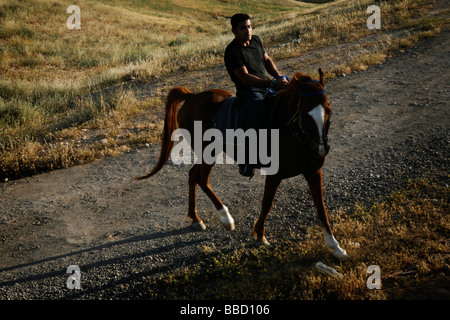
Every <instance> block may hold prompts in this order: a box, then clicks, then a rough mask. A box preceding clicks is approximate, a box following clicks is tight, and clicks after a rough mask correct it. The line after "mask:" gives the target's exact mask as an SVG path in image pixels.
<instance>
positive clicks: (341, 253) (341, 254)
mask: <svg viewBox="0 0 450 320" xmlns="http://www.w3.org/2000/svg"><path fill="white" fill-rule="evenodd" d="M333 255H334V256H335V257H336V258H338V259H347V258H348V254H347V251H345V250H344V249H342V248H341V247H339V245H338V247H337V248H335V249H334V251H333Z"/></svg>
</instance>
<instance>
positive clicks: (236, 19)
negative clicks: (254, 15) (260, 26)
mask: <svg viewBox="0 0 450 320" xmlns="http://www.w3.org/2000/svg"><path fill="white" fill-rule="evenodd" d="M247 20H250V16H249V15H248V14H246V13H236V14H235V15H233V16H232V17H231V27H232V28H233V29H236V28H237V25H238V24H239V23H241V22H244V21H247Z"/></svg>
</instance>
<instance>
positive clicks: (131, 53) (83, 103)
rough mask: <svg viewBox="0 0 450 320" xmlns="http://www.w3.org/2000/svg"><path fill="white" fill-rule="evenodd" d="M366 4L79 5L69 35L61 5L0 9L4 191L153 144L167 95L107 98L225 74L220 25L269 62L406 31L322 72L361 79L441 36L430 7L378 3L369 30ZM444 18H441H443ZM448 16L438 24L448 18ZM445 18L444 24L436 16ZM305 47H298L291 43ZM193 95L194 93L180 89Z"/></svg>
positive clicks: (121, 0) (419, 1) (9, 3)
mask: <svg viewBox="0 0 450 320" xmlns="http://www.w3.org/2000/svg"><path fill="white" fill-rule="evenodd" d="M372 2H373V1H370V0H358V1H352V0H339V1H314V2H311V1H308V2H301V1H293V0H270V1H269V0H250V1H244V2H242V1H234V0H221V1H212V0H194V1H181V0H171V1H156V0H148V1H147V0H146V1H143V0H142V1H141V0H138V1H131V0H102V1H91V0H80V1H77V5H78V6H79V7H80V8H81V29H80V30H76V29H75V30H69V29H68V28H67V27H66V20H67V19H68V17H69V16H70V14H68V13H66V9H67V7H68V6H69V5H71V4H73V3H72V1H69V0H36V1H35V0H4V1H2V2H1V3H0V18H1V19H0V74H1V78H0V181H4V180H5V179H14V178H19V177H22V176H24V175H29V174H34V173H39V172H43V171H47V170H52V169H55V168H61V167H67V166H71V165H75V164H80V163H85V162H88V161H92V160H95V159H99V158H101V157H104V156H108V155H114V154H118V153H120V152H124V151H126V150H129V149H130V148H134V147H137V146H143V145H144V144H146V143H150V144H151V143H154V142H156V141H157V140H158V138H159V133H160V130H161V128H162V124H161V110H162V107H163V104H164V96H165V92H166V91H167V89H168V88H167V86H168V85H169V84H167V85H162V87H160V88H157V89H156V90H155V93H153V94H152V95H151V98H150V99H148V100H146V101H142V99H141V98H140V97H139V96H138V95H136V91H133V90H132V89H123V90H119V91H116V92H114V93H112V94H110V93H108V90H106V88H109V87H111V86H114V85H118V84H120V83H122V82H123V81H124V80H127V79H139V80H140V81H145V83H152V82H154V81H155V79H158V78H161V77H167V76H169V75H173V74H176V73H180V74H181V73H185V72H190V71H195V70H199V69H203V68H208V67H212V66H216V65H219V64H222V63H223V51H224V49H225V46H226V44H228V42H229V41H230V40H231V39H232V34H231V32H230V26H229V20H228V19H227V17H229V16H231V15H232V14H233V13H235V12H242V11H244V12H248V13H250V15H251V16H252V17H253V18H252V20H253V21H252V22H253V24H254V26H255V33H258V34H260V35H261V37H262V38H263V39H264V42H265V45H266V47H267V49H268V50H269V51H270V54H271V56H273V57H274V58H275V59H277V60H279V59H283V58H289V57H296V56H299V55H302V54H304V53H306V52H308V51H312V50H315V49H318V48H325V47H328V46H333V45H336V44H340V43H346V42H354V41H358V39H361V38H364V37H367V36H369V35H371V34H374V33H375V34H376V33H377V32H378V33H380V32H384V31H387V30H394V29H399V28H403V29H405V30H408V32H409V34H410V36H408V37H406V38H402V39H397V40H395V41H391V43H390V45H389V46H388V48H387V49H383V50H380V51H379V52H375V53H372V55H371V56H367V57H358V58H357V59H356V60H355V61H352V62H351V63H349V64H345V65H337V66H335V67H334V68H333V69H332V70H328V76H333V75H334V74H339V73H348V72H351V71H352V70H361V69H364V68H367V66H368V65H371V64H374V63H379V62H381V61H383V59H384V58H385V57H386V56H387V55H389V54H391V53H392V52H393V51H395V50H397V49H399V48H401V47H403V46H408V45H411V44H413V43H414V42H415V41H417V40H418V39H419V38H420V37H423V36H433V35H436V34H438V33H439V30H440V29H439V27H441V26H442V25H443V24H445V23H447V21H446V20H445V18H443V17H444V16H445V15H434V16H428V15H427V14H426V13H427V12H428V11H429V10H430V5H431V2H430V1H424V0H401V1H378V2H377V3H379V5H380V6H382V8H383V9H382V10H383V16H382V19H383V20H382V26H383V30H381V31H376V30H368V29H367V28H366V25H365V24H366V19H367V16H368V15H367V13H366V8H367V6H368V5H370V4H372ZM447 11H448V9H447ZM447 11H446V12H447ZM444 13H445V12H444ZM299 38H300V39H301V41H295V40H298V39H299ZM185 85H187V86H189V87H190V88H191V89H192V90H195V89H197V88H199V85H198V84H197V83H186V84H185Z"/></svg>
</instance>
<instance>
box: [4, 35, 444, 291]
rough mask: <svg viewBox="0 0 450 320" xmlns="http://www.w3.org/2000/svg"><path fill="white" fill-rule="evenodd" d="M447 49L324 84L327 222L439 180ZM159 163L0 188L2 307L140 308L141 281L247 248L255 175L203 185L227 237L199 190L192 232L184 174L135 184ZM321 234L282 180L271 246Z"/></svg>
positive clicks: (231, 170)
mask: <svg viewBox="0 0 450 320" xmlns="http://www.w3.org/2000/svg"><path fill="white" fill-rule="evenodd" d="M449 48H450V42H449V32H448V31H447V30H445V31H444V30H443V31H442V34H441V35H440V36H438V37H435V38H430V39H425V40H422V41H421V42H420V43H419V44H418V45H416V46H414V47H412V48H409V49H406V50H405V51H404V52H403V53H399V54H398V55H396V56H395V57H393V58H390V59H388V60H387V61H386V62H385V63H383V64H382V65H378V66H375V67H371V68H369V69H368V70H366V71H363V72H357V73H353V74H350V75H347V76H345V77H338V78H335V79H331V80H329V81H328V82H327V89H328V96H329V98H330V101H331V103H332V106H333V123H332V127H331V129H330V134H329V138H330V145H331V151H330V154H329V156H328V158H327V161H326V163H325V167H324V185H325V202H326V204H327V207H328V209H329V213H330V220H331V223H332V221H333V213H334V212H336V210H338V209H341V208H343V209H344V210H347V209H349V208H351V207H352V206H354V205H355V203H361V204H371V203H372V202H374V201H377V200H380V199H383V197H385V196H386V195H388V194H389V193H390V192H391V191H393V190H396V189H397V188H401V187H402V186H404V183H405V182H406V181H407V180H408V179H415V178H420V177H422V176H423V175H426V176H428V177H448V175H447V173H448V161H449V147H448V142H449V129H448V128H449V111H450V110H449V104H448V100H449V98H450V88H449V83H450V81H449V80H450V79H449V76H450V68H449V61H450V54H449V53H450V51H449V50H450V49H449ZM280 66H283V64H282V62H280ZM289 66H290V67H291V68H293V69H288V70H285V71H286V72H287V73H292V72H294V71H295V70H299V69H294V68H295V65H294V64H293V61H292V60H290V61H289ZM180 84H181V83H180ZM158 155H159V146H158V145H156V146H151V147H150V148H144V149H139V150H134V151H132V152H129V153H126V154H123V155H121V156H118V157H115V158H107V159H104V160H101V161H98V162H95V163H91V164H88V165H83V166H77V167H72V168H69V169H64V170H57V171H53V172H49V173H45V174H41V175H37V176H34V177H30V178H24V179H21V180H17V181H12V182H9V183H2V184H0V193H1V195H2V196H1V198H0V256H1V257H2V259H1V261H0V299H118V298H131V299H139V297H141V295H142V293H143V290H145V287H143V286H141V285H140V284H141V283H142V280H143V279H145V278H146V277H149V276H152V275H155V274H157V273H164V272H167V271H170V270H173V269H174V268H176V267H179V266H183V265H189V264H190V263H193V262H195V259H196V257H198V254H199V253H202V252H203V251H204V248H205V247H207V248H210V249H213V250H224V251H226V250H232V249H234V248H239V247H241V245H242V244H243V243H246V242H248V241H250V240H251V239H252V227H253V223H254V221H255V220H256V218H257V216H258V214H259V208H260V202H261V199H262V188H263V183H264V178H263V176H260V175H259V174H257V175H256V176H255V177H254V178H253V179H252V180H251V181H248V180H247V179H245V178H243V177H241V176H239V174H238V168H237V166H236V165H218V166H216V168H215V170H214V171H213V174H212V176H211V185H212V186H213V189H214V191H215V192H216V193H217V194H218V196H219V197H221V199H222V200H223V201H224V203H225V204H226V205H227V206H228V207H229V209H230V212H231V214H232V215H233V216H234V218H235V220H236V230H235V231H233V232H226V231H225V230H223V228H222V227H221V225H219V222H218V221H216V219H215V218H214V210H213V206H212V204H211V203H210V201H209V200H208V199H207V197H206V196H205V195H204V194H203V193H202V192H201V191H199V192H198V209H199V214H200V216H201V217H202V219H203V220H204V222H205V223H206V224H207V226H208V228H207V230H206V231H204V232H195V231H193V230H192V229H191V228H190V226H189V221H188V220H187V219H186V213H187V203H188V201H187V199H188V194H187V191H188V189H187V173H188V169H189V167H188V166H186V165H180V166H179V165H173V164H169V165H167V166H166V167H165V168H164V169H163V170H162V171H161V172H160V173H159V174H158V175H156V176H155V177H153V178H151V179H148V180H144V181H139V182H137V181H134V180H133V177H134V176H135V175H140V174H143V173H145V172H146V171H147V170H148V169H150V168H151V167H152V165H153V164H154V163H156V159H157V157H158ZM446 183H448V179H447V181H446ZM318 223H319V221H318V218H317V216H316V213H315V210H314V209H313V206H312V200H311V198H310V196H309V193H308V189H307V185H306V183H305V181H304V179H303V177H301V176H299V177H295V178H291V179H288V180H285V181H283V182H282V184H281V187H280V189H279V192H278V194H277V197H276V200H275V206H274V208H273V209H272V211H271V213H270V215H269V217H268V220H267V223H266V231H267V233H266V236H267V238H268V240H269V241H270V242H271V243H273V244H276V243H277V241H279V240H280V239H282V238H292V239H299V241H301V238H302V234H304V232H305V230H306V228H307V227H308V226H310V225H312V224H318ZM336 237H337V238H338V240H339V234H337V235H336ZM70 265H78V266H79V267H80V270H81V286H82V290H69V289H67V288H66V280H67V278H68V275H67V274H66V269H67V267H68V266H70Z"/></svg>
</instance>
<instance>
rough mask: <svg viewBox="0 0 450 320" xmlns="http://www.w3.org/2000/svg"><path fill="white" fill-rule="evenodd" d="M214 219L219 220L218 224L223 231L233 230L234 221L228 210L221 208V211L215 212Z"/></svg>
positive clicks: (224, 207)
mask: <svg viewBox="0 0 450 320" xmlns="http://www.w3.org/2000/svg"><path fill="white" fill-rule="evenodd" d="M216 217H217V218H218V219H219V220H220V223H221V224H222V225H223V226H224V228H225V229H227V230H229V231H231V230H234V229H235V226H234V219H233V217H232V216H231V215H230V212H229V211H228V208H227V207H226V206H223V207H222V209H220V210H218V211H217V212H216Z"/></svg>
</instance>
